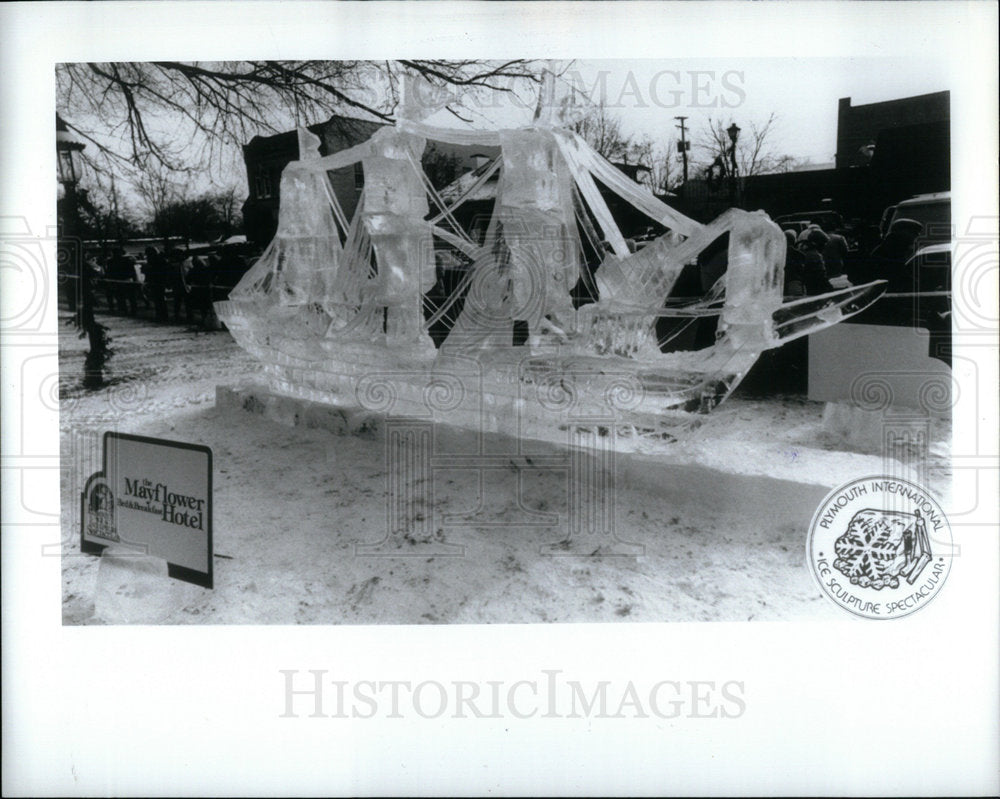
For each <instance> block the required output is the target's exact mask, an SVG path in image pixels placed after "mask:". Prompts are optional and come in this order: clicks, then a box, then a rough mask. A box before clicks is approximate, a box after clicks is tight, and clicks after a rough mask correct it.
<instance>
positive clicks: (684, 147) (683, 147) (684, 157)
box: [674, 117, 688, 183]
mask: <svg viewBox="0 0 1000 799" xmlns="http://www.w3.org/2000/svg"><path fill="white" fill-rule="evenodd" d="M674 119H676V120H679V121H680V123H681V124H680V125H675V126H674V127H676V128H680V131H681V140H680V143H679V144H678V145H677V148H678V149H679V150H680V151H681V161H682V162H683V164H684V182H685V183H687V182H688V141H687V138H686V137H685V134H686V133H687V129H686V128H685V127H684V120H685V119H687V117H674Z"/></svg>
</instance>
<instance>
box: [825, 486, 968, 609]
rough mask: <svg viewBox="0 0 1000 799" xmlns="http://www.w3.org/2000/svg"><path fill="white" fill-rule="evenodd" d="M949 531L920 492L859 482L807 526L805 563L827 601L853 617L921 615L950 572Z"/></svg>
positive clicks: (836, 494)
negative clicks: (915, 613) (919, 612)
mask: <svg viewBox="0 0 1000 799" xmlns="http://www.w3.org/2000/svg"><path fill="white" fill-rule="evenodd" d="M952 554H953V549H952V538H951V527H950V526H949V525H948V519H947V518H946V517H945V515H944V512H943V511H942V510H941V506H940V505H938V503H937V501H936V500H935V499H934V498H933V497H932V496H931V495H930V493H929V492H928V491H927V490H926V489H924V488H921V487H920V486H918V485H916V484H914V483H911V482H908V481H906V480H900V479H898V478H895V477H863V478H861V479H858V480H852V481H851V482H850V483H847V484H846V485H843V486H841V487H840V488H837V489H835V490H834V491H831V492H830V493H829V494H828V495H827V497H826V499H824V500H823V502H822V503H821V504H820V506H819V508H818V509H817V510H816V513H815V515H814V516H813V519H812V524H810V525H809V537H808V540H807V542H806V557H807V559H808V561H809V567H810V569H811V570H812V573H813V576H814V577H815V578H816V581H817V582H818V583H819V586H820V588H821V589H822V591H823V593H824V594H826V596H827V597H829V598H830V600H832V601H833V602H834V603H835V604H837V605H839V606H840V607H842V608H843V609H844V610H847V611H849V612H851V613H853V614H855V615H856V616H862V617H864V618H866V619H897V618H900V617H902V616H908V615H909V614H911V613H913V612H915V611H917V610H920V608H922V607H923V606H924V605H926V604H927V603H928V602H930V601H931V600H932V599H933V598H934V597H935V596H937V594H938V592H939V591H940V590H941V588H942V586H943V585H944V583H945V580H946V579H947V577H948V572H949V571H950V570H951V559H952Z"/></svg>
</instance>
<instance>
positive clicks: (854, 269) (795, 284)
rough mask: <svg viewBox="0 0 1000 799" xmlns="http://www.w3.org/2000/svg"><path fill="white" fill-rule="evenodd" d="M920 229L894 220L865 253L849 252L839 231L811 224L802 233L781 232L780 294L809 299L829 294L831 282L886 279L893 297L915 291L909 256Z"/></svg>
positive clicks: (910, 222) (861, 250)
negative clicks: (783, 244)
mask: <svg viewBox="0 0 1000 799" xmlns="http://www.w3.org/2000/svg"><path fill="white" fill-rule="evenodd" d="M922 229H923V226H922V225H921V224H920V223H919V222H915V221H914V220H912V219H896V220H895V221H894V222H893V223H892V225H891V226H890V227H889V230H888V232H887V233H886V235H885V237H884V238H882V240H881V241H879V242H878V243H877V244H876V245H875V246H874V247H873V248H872V249H871V250H870V251H866V249H865V248H864V247H855V248H851V247H850V246H849V245H848V242H847V238H846V237H845V236H844V232H843V231H842V230H840V229H833V230H830V231H825V230H823V228H822V227H820V226H819V225H816V224H811V225H809V226H808V227H806V229H805V230H803V231H802V232H801V233H796V232H795V231H794V230H785V238H786V239H787V250H786V255H785V295H786V296H788V297H804V296H814V295H817V294H825V293H827V292H829V291H833V290H834V289H835V288H839V287H842V286H844V285H846V283H843V282H841V285H839V286H834V285H833V284H832V283H831V280H835V281H847V283H850V284H852V285H858V284H861V283H869V282H871V281H872V280H885V281H887V282H888V286H887V289H888V291H889V292H893V293H903V292H913V291H915V290H917V276H916V275H915V274H914V273H913V264H912V260H911V259H912V258H913V255H914V254H915V252H916V250H917V244H918V240H919V236H920V233H921V231H922Z"/></svg>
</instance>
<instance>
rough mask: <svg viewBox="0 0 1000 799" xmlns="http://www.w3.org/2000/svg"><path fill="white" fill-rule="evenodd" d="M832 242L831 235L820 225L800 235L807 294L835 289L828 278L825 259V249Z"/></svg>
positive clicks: (803, 274)
mask: <svg viewBox="0 0 1000 799" xmlns="http://www.w3.org/2000/svg"><path fill="white" fill-rule="evenodd" d="M829 242H830V237H829V236H827V235H826V233H824V232H823V231H822V230H821V229H820V228H818V227H809V228H806V229H805V230H803V231H802V234H801V235H800V236H799V251H800V252H801V253H802V259H803V262H804V263H803V267H802V279H803V283H804V284H805V289H806V294H808V295H809V296H811V297H812V296H815V295H817V294H826V293H827V292H829V291H833V286H831V285H830V281H829V280H828V279H827V274H826V262H825V261H824V260H823V250H824V249H825V248H826V245H827V244H828V243H829Z"/></svg>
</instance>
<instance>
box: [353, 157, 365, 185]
mask: <svg viewBox="0 0 1000 799" xmlns="http://www.w3.org/2000/svg"><path fill="white" fill-rule="evenodd" d="M364 187H365V168H364V167H363V166H362V165H361V162H360V161H359V162H358V163H356V164H355V165H354V190H355V191H361V190H362V189H363V188H364Z"/></svg>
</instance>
